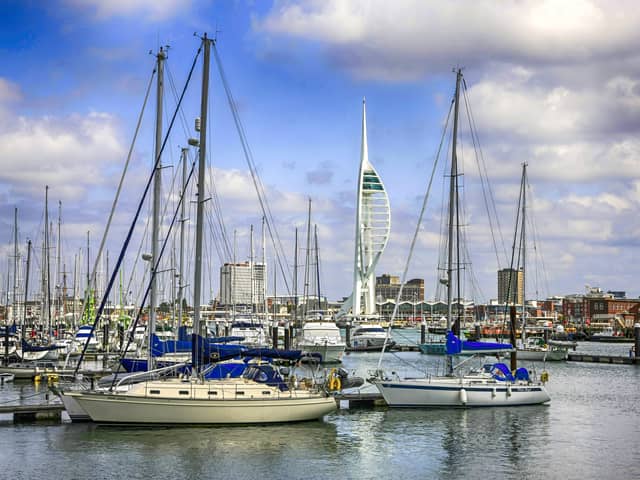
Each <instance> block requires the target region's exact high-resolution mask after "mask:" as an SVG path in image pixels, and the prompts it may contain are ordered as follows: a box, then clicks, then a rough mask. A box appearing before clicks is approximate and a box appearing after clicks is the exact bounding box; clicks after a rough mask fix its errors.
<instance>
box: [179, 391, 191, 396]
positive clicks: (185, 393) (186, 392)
mask: <svg viewBox="0 0 640 480" xmlns="http://www.w3.org/2000/svg"><path fill="white" fill-rule="evenodd" d="M178 393H179V394H180V395H189V390H180V391H179V392H178Z"/></svg>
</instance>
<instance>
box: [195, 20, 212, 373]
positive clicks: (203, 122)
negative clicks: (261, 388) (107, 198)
mask: <svg viewBox="0 0 640 480" xmlns="http://www.w3.org/2000/svg"><path fill="white" fill-rule="evenodd" d="M202 43H203V47H204V58H203V67H202V97H201V103H200V151H199V156H198V203H197V213H196V258H195V260H196V264H195V273H194V282H193V348H192V352H193V354H192V355H193V358H192V361H193V367H194V369H193V370H194V375H195V374H198V373H199V371H200V356H201V355H200V351H199V350H200V348H199V347H200V344H199V342H198V341H197V340H198V338H197V336H198V335H199V334H200V302H201V288H202V287H201V282H202V240H203V228H202V227H203V220H204V202H205V198H204V180H205V163H206V146H207V107H208V105H209V57H210V50H211V40H210V39H209V38H207V34H206V33H205V34H204V38H203V39H202Z"/></svg>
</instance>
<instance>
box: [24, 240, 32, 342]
mask: <svg viewBox="0 0 640 480" xmlns="http://www.w3.org/2000/svg"><path fill="white" fill-rule="evenodd" d="M30 266H31V240H29V241H27V272H26V273H25V279H24V312H23V313H22V338H26V333H27V331H26V328H27V299H28V297H29V269H30Z"/></svg>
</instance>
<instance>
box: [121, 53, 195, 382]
mask: <svg viewBox="0 0 640 480" xmlns="http://www.w3.org/2000/svg"><path fill="white" fill-rule="evenodd" d="M196 58H197V57H196ZM158 158H160V156H158ZM194 171H195V162H194V163H193V164H192V165H191V170H190V171H189V175H188V176H187V180H186V183H187V185H188V184H189V182H190V181H191V177H192V176H193V172H194ZM185 193H186V188H185V189H183V190H182V191H181V194H180V200H179V201H178V204H177V205H176V208H175V209H174V212H173V217H172V218H171V223H170V224H169V229H168V230H167V234H166V235H165V237H164V240H163V241H162V247H161V248H160V251H159V252H158V258H157V259H153V262H154V265H153V269H152V271H151V275H150V278H149V282H148V283H147V288H146V289H145V292H144V296H143V298H142V302H140V308H139V309H138V314H137V315H136V319H135V320H134V322H133V324H132V326H131V331H132V332H135V329H136V327H137V326H138V321H139V320H140V317H141V316H142V311H143V310H144V308H145V303H147V298H148V297H149V293H150V292H151V285H152V284H153V280H154V279H155V277H156V275H157V274H158V266H159V265H160V261H161V260H162V256H163V255H164V251H165V249H166V248H167V245H168V244H169V239H170V238H171V230H173V226H174V225H175V223H176V219H177V218H178V215H179V214H180V206H181V205H182V202H183V201H184V197H185ZM148 327H149V326H148V325H147V329H148ZM153 333H154V332H151V331H149V332H147V334H148V335H149V336H151V335H152V334H153ZM130 345H131V336H130V337H129V338H128V340H127V345H126V346H125V348H124V349H123V350H122V352H121V353H120V356H121V357H124V354H125V353H126V352H127V351H128V350H129V346H130ZM121 365H122V364H121V362H118V366H117V367H116V371H115V374H114V376H113V381H112V382H111V387H110V388H109V390H111V389H113V386H114V385H115V382H116V381H117V379H118V373H119V372H120V367H121Z"/></svg>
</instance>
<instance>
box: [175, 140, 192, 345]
mask: <svg viewBox="0 0 640 480" xmlns="http://www.w3.org/2000/svg"><path fill="white" fill-rule="evenodd" d="M188 151H189V149H188V148H183V149H182V198H183V200H182V204H181V205H180V261H179V265H178V268H179V274H178V278H179V282H180V283H179V284H178V295H177V297H178V298H177V301H178V328H177V333H179V332H180V327H182V299H183V296H184V222H186V221H187V219H186V216H185V204H186V202H185V201H184V197H185V194H186V191H187V152H188Z"/></svg>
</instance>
